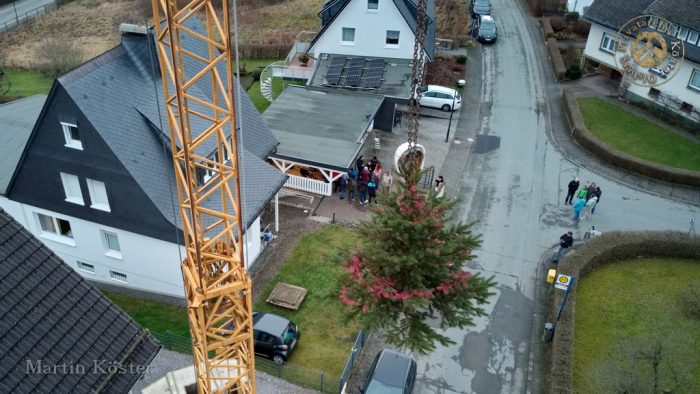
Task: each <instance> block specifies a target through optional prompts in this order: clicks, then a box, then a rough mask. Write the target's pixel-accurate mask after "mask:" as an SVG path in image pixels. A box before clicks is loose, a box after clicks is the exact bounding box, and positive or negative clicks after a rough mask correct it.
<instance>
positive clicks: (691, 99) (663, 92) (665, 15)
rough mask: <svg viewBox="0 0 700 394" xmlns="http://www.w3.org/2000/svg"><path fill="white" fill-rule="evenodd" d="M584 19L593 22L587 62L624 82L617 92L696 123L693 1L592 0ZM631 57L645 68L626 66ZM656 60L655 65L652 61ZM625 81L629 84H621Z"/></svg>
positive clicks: (699, 16)
mask: <svg viewBox="0 0 700 394" xmlns="http://www.w3.org/2000/svg"><path fill="white" fill-rule="evenodd" d="M583 17H584V19H585V20H587V21H589V22H591V30H590V33H589V35H588V39H587V41H586V47H585V49H584V52H583V60H584V62H585V63H587V64H589V65H593V66H595V67H596V69H597V71H598V72H599V73H600V74H602V75H604V76H605V77H607V78H610V79H612V80H614V81H618V82H620V83H623V85H622V86H621V87H622V89H621V91H624V92H621V93H624V95H625V96H626V97H627V98H628V99H630V100H632V101H636V102H641V103H643V104H644V105H646V106H650V107H652V108H656V109H660V110H662V111H664V112H667V113H668V114H669V115H670V116H672V117H674V118H676V119H681V120H683V122H684V123H687V124H688V125H689V126H690V127H697V126H698V124H700V8H699V7H698V4H697V1H696V0H595V1H594V2H593V4H592V5H591V6H590V7H588V8H587V9H586V12H585V13H584V15H583ZM630 21H634V22H633V25H630V24H629V22H630ZM628 26H634V28H629V27H628ZM647 37H649V39H648V38H647ZM653 37H656V38H653ZM659 38H660V39H659ZM632 51H634V52H635V53H632ZM625 56H627V57H625ZM631 56H637V57H638V58H639V60H643V59H646V60H645V61H642V62H641V63H642V64H645V62H647V61H648V63H649V64H648V65H646V67H642V66H639V67H638V66H635V67H632V66H631V65H626V64H625V61H627V62H629V60H628V59H629V58H630V57H631ZM656 58H658V60H659V61H658V62H657V61H653V62H652V61H651V60H652V59H656ZM654 64H660V65H658V66H654ZM623 75H625V76H626V78H623ZM625 79H626V80H627V81H629V82H632V83H625V82H623V81H624V80H625ZM635 82H637V83H635Z"/></svg>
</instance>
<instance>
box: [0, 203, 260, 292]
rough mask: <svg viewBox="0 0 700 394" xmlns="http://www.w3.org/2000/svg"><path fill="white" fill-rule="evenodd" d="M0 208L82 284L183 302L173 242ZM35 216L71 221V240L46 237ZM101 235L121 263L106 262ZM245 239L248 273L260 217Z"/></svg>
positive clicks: (25, 208) (28, 209) (178, 251)
mask: <svg viewBox="0 0 700 394" xmlns="http://www.w3.org/2000/svg"><path fill="white" fill-rule="evenodd" d="M0 207H2V208H3V209H4V210H5V211H6V212H7V213H9V214H10V215H11V216H12V217H13V218H14V219H15V220H16V221H17V222H19V223H20V224H22V225H23V226H24V227H25V228H26V229H27V230H29V232H31V233H32V234H33V235H34V236H36V237H37V239H39V240H40V241H41V242H43V243H44V244H45V245H46V246H48V247H49V249H51V250H53V251H54V252H55V253H56V254H57V255H58V256H59V257H60V258H61V259H63V261H65V262H66V263H67V264H68V265H70V266H71V267H72V268H73V269H74V270H75V271H76V272H78V273H80V274H81V275H82V276H83V277H85V278H87V279H90V280H93V281H97V282H104V283H109V284H111V285H114V286H123V287H128V288H134V289H138V290H144V291H148V292H152V293H159V294H166V295H169V296H174V297H181V298H184V296H185V290H184V287H183V282H182V270H181V269H180V262H181V257H184V256H185V248H184V247H178V245H176V244H175V243H172V242H167V241H162V240H159V239H155V238H151V237H146V236H143V235H140V234H136V233H132V232H129V231H123V230H120V229H116V228H112V227H106V226H102V225H100V224H98V223H93V222H89V221H86V220H82V219H78V218H75V217H72V216H67V215H63V214H60V213H56V212H52V211H49V210H46V209H41V208H36V207H33V206H30V205H26V204H20V203H17V202H15V201H11V200H9V199H7V198H5V197H3V196H0ZM35 212H38V213H42V214H45V215H48V216H51V217H55V218H60V219H63V220H67V221H68V222H70V226H71V230H72V233H73V239H72V241H71V240H70V239H66V238H62V237H59V236H57V235H55V236H47V235H46V234H45V233H42V230H41V227H40V225H39V223H38V221H37V220H36V217H35ZM100 230H104V231H108V232H110V233H113V234H116V235H117V237H118V239H119V246H120V249H121V254H122V256H121V259H119V258H115V257H110V256H109V255H108V254H107V253H106V252H107V250H106V247H105V244H104V242H103V240H102V233H101V232H100ZM245 235H246V236H245V239H246V250H244V253H246V252H247V254H248V255H250V258H246V268H247V267H248V266H249V265H250V264H252V262H253V261H255V258H256V257H257V256H258V255H259V254H260V251H261V250H260V218H259V217H258V218H257V219H256V220H255V221H254V222H253V224H252V225H251V227H250V228H249V229H248V231H247V232H246V234H245ZM78 261H81V262H83V263H87V264H90V265H92V266H93V267H94V273H91V272H88V271H85V270H82V269H80V268H79V267H78ZM110 270H111V271H115V272H118V273H121V274H124V275H126V276H127V281H126V282H123V281H119V280H115V279H113V278H112V277H111V275H110Z"/></svg>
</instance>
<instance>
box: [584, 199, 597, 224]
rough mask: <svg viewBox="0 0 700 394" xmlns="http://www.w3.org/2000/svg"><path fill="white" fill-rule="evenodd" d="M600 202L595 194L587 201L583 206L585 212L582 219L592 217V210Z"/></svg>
mask: <svg viewBox="0 0 700 394" xmlns="http://www.w3.org/2000/svg"><path fill="white" fill-rule="evenodd" d="M596 202H598V197H596V196H593V197H591V198H589V199H588V201H586V205H585V206H584V207H583V212H582V213H581V219H588V218H590V217H591V211H592V210H593V207H594V206H595V204H596Z"/></svg>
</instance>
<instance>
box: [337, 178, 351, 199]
mask: <svg viewBox="0 0 700 394" xmlns="http://www.w3.org/2000/svg"><path fill="white" fill-rule="evenodd" d="M349 178H350V177H349V176H348V173H347V172H346V173H344V174H343V175H341V176H340V178H339V179H338V196H339V197H340V199H341V200H342V199H343V198H345V186H346V185H347V184H348V179H349Z"/></svg>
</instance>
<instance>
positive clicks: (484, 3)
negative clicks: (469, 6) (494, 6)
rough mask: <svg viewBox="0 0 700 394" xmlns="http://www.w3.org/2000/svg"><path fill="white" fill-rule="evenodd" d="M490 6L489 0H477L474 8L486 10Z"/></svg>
mask: <svg viewBox="0 0 700 394" xmlns="http://www.w3.org/2000/svg"><path fill="white" fill-rule="evenodd" d="M489 5H490V3H489V0H476V1H475V2H474V7H479V8H486V7H488V6H489Z"/></svg>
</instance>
